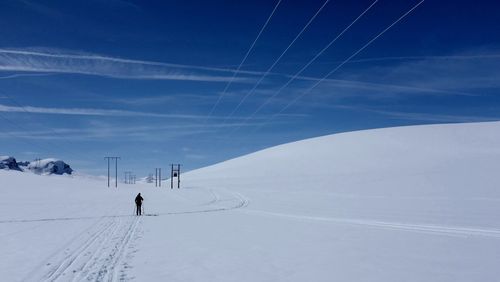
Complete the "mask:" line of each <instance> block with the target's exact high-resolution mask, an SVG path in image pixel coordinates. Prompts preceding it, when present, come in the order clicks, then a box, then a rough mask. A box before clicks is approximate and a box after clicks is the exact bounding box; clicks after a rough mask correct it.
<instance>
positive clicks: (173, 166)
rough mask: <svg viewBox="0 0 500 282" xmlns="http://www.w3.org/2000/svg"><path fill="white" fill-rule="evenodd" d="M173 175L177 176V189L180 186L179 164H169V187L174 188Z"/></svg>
mask: <svg viewBox="0 0 500 282" xmlns="http://www.w3.org/2000/svg"><path fill="white" fill-rule="evenodd" d="M174 177H177V189H179V188H180V187H181V164H171V165H170V189H174Z"/></svg>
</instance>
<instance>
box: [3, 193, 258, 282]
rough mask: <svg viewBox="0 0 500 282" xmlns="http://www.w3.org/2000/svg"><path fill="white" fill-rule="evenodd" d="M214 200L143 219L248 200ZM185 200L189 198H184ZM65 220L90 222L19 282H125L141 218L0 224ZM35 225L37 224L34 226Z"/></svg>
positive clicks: (233, 197)
mask: <svg viewBox="0 0 500 282" xmlns="http://www.w3.org/2000/svg"><path fill="white" fill-rule="evenodd" d="M208 191H209V192H210V195H211V196H212V197H213V199H212V200H211V201H210V202H208V203H205V204H202V206H205V207H206V208H202V209H192V210H184V211H173V212H166V213H157V214H146V216H148V215H149V216H159V215H179V214H194V213H208V212H221V211H228V210H233V209H238V208H242V207H246V206H247V205H248V203H249V200H248V199H247V198H245V197H244V196H243V195H241V194H239V193H235V192H228V191H224V192H225V193H227V196H226V197H225V198H222V197H221V196H220V195H219V194H218V193H216V192H215V191H214V190H208ZM184 200H185V201H189V199H187V198H184ZM67 220H93V221H92V222H91V224H90V225H89V226H87V227H85V228H84V229H83V230H82V231H81V232H79V233H78V234H77V235H76V236H74V237H73V238H70V239H69V240H68V241H67V242H66V243H64V244H62V247H61V248H59V249H58V250H56V251H55V252H54V253H53V254H51V255H50V256H49V257H48V258H46V259H45V260H44V262H43V264H42V265H40V266H39V267H37V268H36V269H35V270H33V271H32V272H31V273H29V274H28V276H27V277H26V278H24V279H23V280H22V281H44V282H52V281H128V280H132V279H133V278H131V277H127V274H126V270H127V268H129V267H130V266H129V265H128V258H129V257H130V255H131V254H133V253H134V252H136V251H137V250H136V249H135V247H134V243H133V241H134V240H136V239H139V238H140V235H139V233H140V232H138V229H139V225H140V222H141V220H142V217H137V216H130V215H106V216H101V217H74V218H71V217H65V218H43V219H19V220H17V219H16V220H3V221H0V224H8V223H22V222H51V221H67ZM37 226H38V225H37Z"/></svg>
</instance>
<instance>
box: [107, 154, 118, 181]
mask: <svg viewBox="0 0 500 282" xmlns="http://www.w3.org/2000/svg"><path fill="white" fill-rule="evenodd" d="M104 159H105V160H108V187H109V166H110V164H109V161H110V160H114V161H115V187H118V160H119V159H120V157H104Z"/></svg>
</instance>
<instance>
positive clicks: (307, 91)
mask: <svg viewBox="0 0 500 282" xmlns="http://www.w3.org/2000/svg"><path fill="white" fill-rule="evenodd" d="M424 1H425V0H422V1H420V2H418V3H417V4H416V5H415V6H413V7H412V8H411V9H410V10H408V11H407V12H406V13H404V14H403V15H402V16H401V17H399V18H398V19H397V20H396V21H394V22H393V23H392V24H390V25H389V26H388V27H386V28H385V29H384V30H383V31H381V32H380V33H379V34H377V36H375V37H374V38H372V39H371V40H370V41H368V43H366V44H365V45H363V47H361V48H360V49H358V50H357V51H356V52H354V53H353V54H352V55H351V56H349V57H348V58H347V59H345V60H344V61H343V62H342V63H341V64H340V65H338V66H337V67H336V68H334V69H333V70H331V71H330V72H329V73H327V74H326V75H325V76H323V77H322V78H321V79H320V80H318V81H317V82H316V83H315V84H313V85H312V86H311V87H310V88H308V89H307V90H306V91H304V92H303V93H302V94H300V95H298V96H297V97H295V98H294V99H293V100H291V101H290V102H289V103H288V104H287V105H285V106H284V107H283V108H282V109H281V110H280V111H278V112H277V113H275V114H273V115H272V116H271V117H269V118H268V119H267V120H265V121H264V122H263V123H262V124H261V125H260V126H259V127H258V128H257V130H258V129H260V128H261V127H263V126H265V125H266V124H268V123H269V122H270V121H271V120H273V119H274V118H275V117H276V116H278V115H279V114H281V113H282V112H284V111H285V110H286V109H288V108H289V107H290V106H292V105H293V104H295V103H296V102H297V101H298V100H300V99H301V98H302V97H304V96H306V95H307V94H309V93H310V92H311V91H312V90H313V89H314V88H316V87H317V86H318V85H319V84H321V82H323V81H324V80H325V79H327V78H328V77H329V76H331V75H332V74H333V73H335V72H336V71H337V70H339V69H340V68H341V67H342V66H343V65H345V64H346V63H348V62H349V61H350V60H351V59H352V58H354V57H355V56H356V55H358V54H359V53H360V52H362V51H363V50H364V49H366V48H367V47H368V46H369V45H371V44H372V43H373V42H374V41H375V40H377V39H378V38H379V37H380V36H382V35H383V34H384V33H386V32H387V31H388V30H389V29H391V28H392V27H393V26H394V25H396V24H397V23H398V22H400V21H401V20H402V19H403V18H405V17H406V16H408V15H409V14H410V13H411V12H413V10H415V9H416V8H417V7H418V6H420V5H421V4H422V3H423V2H424Z"/></svg>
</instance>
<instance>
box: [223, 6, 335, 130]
mask: <svg viewBox="0 0 500 282" xmlns="http://www.w3.org/2000/svg"><path fill="white" fill-rule="evenodd" d="M329 1H330V0H326V1H325V2H324V3H323V5H322V6H321V7H320V8H319V9H318V11H316V13H315V14H314V15H313V16H312V17H311V18H310V19H309V21H308V22H307V24H306V25H305V26H304V27H303V28H302V30H301V31H300V32H299V33H298V34H297V35H296V36H295V38H294V39H293V40H292V42H290V44H288V46H287V47H286V48H285V50H284V51H283V52H282V53H281V55H279V56H278V58H277V59H276V60H275V61H274V63H273V64H272V65H271V66H270V67H269V68H268V69H267V70H266V72H265V73H264V74H263V75H262V76H261V77H260V79H259V80H258V81H257V83H256V84H255V85H254V86H253V88H252V89H251V90H250V91H248V93H247V94H246V95H245V96H244V97H243V98H242V99H241V100H240V102H239V103H238V105H237V106H236V107H235V108H234V109H233V111H232V112H231V113H230V114H229V115H228V116H226V118H225V119H224V123H225V122H226V120H227V119H228V118H230V117H232V116H233V115H234V114H235V113H236V111H238V109H239V108H240V106H241V105H242V104H243V103H244V102H245V101H246V99H247V98H248V97H250V96H251V95H252V94H253V93H254V91H255V89H257V87H258V86H259V85H260V83H261V82H262V81H263V80H264V78H265V77H266V76H267V75H268V74H269V73H270V72H271V70H272V69H273V68H274V67H275V66H276V65H277V64H278V62H279V61H280V60H281V58H283V56H284V55H285V54H286V52H288V50H289V49H290V48H291V47H292V45H293V44H294V43H295V41H297V39H299V37H300V36H301V35H302V33H304V31H305V30H306V29H307V28H308V27H309V25H311V23H312V22H313V21H314V19H315V18H316V16H318V14H319V13H320V12H321V10H323V8H324V7H325V6H326V4H328V2H329Z"/></svg>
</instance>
